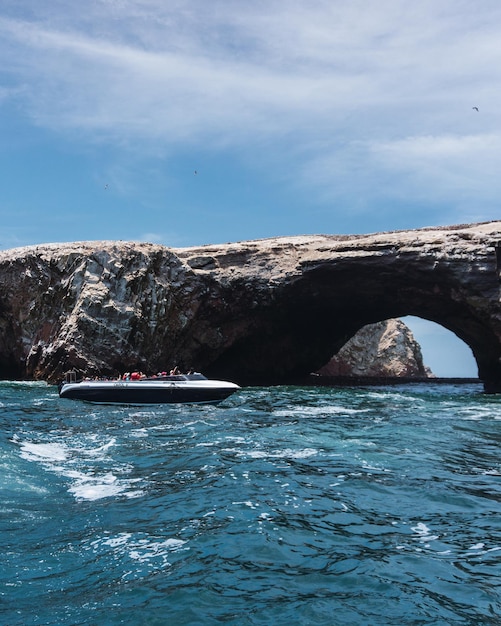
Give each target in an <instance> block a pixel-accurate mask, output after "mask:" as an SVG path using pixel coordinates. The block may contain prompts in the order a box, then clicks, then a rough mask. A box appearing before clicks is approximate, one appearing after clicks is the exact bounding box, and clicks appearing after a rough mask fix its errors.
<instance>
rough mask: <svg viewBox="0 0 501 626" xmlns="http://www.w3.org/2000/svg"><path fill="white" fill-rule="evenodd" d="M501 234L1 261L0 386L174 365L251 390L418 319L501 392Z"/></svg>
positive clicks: (100, 251)
mask: <svg viewBox="0 0 501 626" xmlns="http://www.w3.org/2000/svg"><path fill="white" fill-rule="evenodd" d="M499 240H501V223H500V222H492V223H488V224H476V225H475V224H474V225H469V226H458V227H449V228H436V229H423V230H415V231H401V232H395V233H379V234H374V235H363V236H362V235H360V236H303V237H282V238H276V239H266V240H260V241H248V242H239V243H234V244H226V245H218V246H203V247H199V248H184V249H168V248H165V247H163V246H158V245H153V244H145V243H125V242H84V243H71V244H49V245H43V246H32V247H28V248H21V249H15V250H7V251H3V252H0V376H1V377H4V378H13V377H34V378H44V379H48V380H57V379H58V378H59V377H60V376H61V375H62V374H63V373H64V372H65V371H66V370H67V369H69V368H70V367H76V368H78V369H80V370H85V371H86V372H88V373H89V374H92V373H96V374H97V373H101V374H112V373H115V372H116V371H124V370H131V369H132V368H136V367H138V368H141V369H142V370H143V371H150V372H154V371H158V370H161V369H165V368H166V367H170V366H172V365H174V364H178V365H180V366H184V367H190V366H193V367H196V368H197V369H200V370H202V371H204V372H206V373H207V374H208V375H210V376H221V377H226V378H229V379H232V380H235V382H241V383H243V384H248V383H258V384H270V383H276V382H287V381H289V380H293V379H294V378H297V377H299V376H304V375H306V374H307V373H308V372H311V371H315V370H317V369H318V368H319V367H321V366H322V365H323V364H325V363H326V362H327V361H328V360H329V359H330V357H331V356H332V355H333V354H335V353H336V352H337V351H338V350H339V349H340V348H341V347H342V346H343V345H344V344H345V343H346V342H347V341H348V340H349V339H350V338H351V337H352V336H353V335H354V334H355V333H356V332H357V331H358V330H359V329H360V328H362V327H363V326H365V325H367V324H371V323H375V322H378V321H381V320H386V319H391V318H399V317H404V316H405V315H416V316H418V317H423V318H426V319H430V320H433V321H435V322H437V323H439V324H442V325H443V326H445V327H446V328H448V329H450V330H452V331H453V332H455V333H456V334H457V335H458V336H459V337H460V338H461V339H463V340H464V341H465V342H466V343H467V344H468V345H469V346H470V347H471V349H472V351H473V354H474V356H475V358H476V359H477V363H478V365H479V375H480V377H481V378H482V380H484V382H485V385H486V389H487V390H490V391H493V390H498V391H501V362H500V359H501V311H500V307H499V283H498V279H499V275H500V274H499V270H500V268H499V266H498V263H499V261H497V259H499V258H501V256H500V255H498V257H497V256H496V251H497V248H498V241H499Z"/></svg>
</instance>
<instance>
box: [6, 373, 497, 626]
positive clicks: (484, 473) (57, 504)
mask: <svg viewBox="0 0 501 626" xmlns="http://www.w3.org/2000/svg"><path fill="white" fill-rule="evenodd" d="M500 408H501V398H500V397H497V396H486V395H483V394H482V393H481V387H480V386H476V385H462V386H459V385H458V386H444V385H412V386H402V387H387V388H385V387H381V388H363V389H328V388H306V387H274V388H253V389H252V388H251V389H243V390H242V391H240V392H238V393H237V394H235V395H234V396H232V397H231V398H230V399H229V400H227V401H225V402H224V403H223V404H221V405H219V406H217V407H215V406H205V407H202V406H155V407H144V406H143V407H117V406H98V405H91V404H85V403H80V402H76V401H69V400H60V399H59V398H58V397H57V393H56V389H55V388H53V387H49V386H45V385H42V384H39V383H36V384H23V383H6V382H3V383H0V422H1V428H2V437H1V457H0V467H1V518H0V528H1V535H0V536H1V539H2V541H1V544H0V551H1V562H2V568H1V573H0V623H1V624H8V625H9V626H14V625H18V624H19V625H23V626H28V625H34V624H37V625H38V624H58V625H76V624H96V625H99V626H101V625H103V626H107V625H115V624H126V625H130V626H133V625H134V626H137V625H142V624H151V625H164V624H172V625H183V624H190V625H194V624H200V625H204V626H205V625H212V624H228V625H239V626H240V625H244V626H245V625H257V624H259V625H261V624H262V625H265V624H266V625H267V626H268V625H270V624H273V625H282V624H283V625H287V626H294V625H296V624H297V625H299V624H301V625H306V624H312V625H319V624H326V625H327V624H328V625H333V624H334V625H336V624H340V625H341V624H342V625H343V626H346V625H360V626H362V625H363V626H367V625H384V626H387V625H393V624H395V625H403V624H416V625H417V624H433V625H438V624H444V625H445V624H447V625H451V624H461V625H465V624H468V625H469V624H471V625H479V624H496V625H499V624H501V506H500V504H501V503H500V501H501V454H500V445H501V410H500Z"/></svg>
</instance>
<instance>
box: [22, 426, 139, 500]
mask: <svg viewBox="0 0 501 626" xmlns="http://www.w3.org/2000/svg"><path fill="white" fill-rule="evenodd" d="M97 438H98V435H93V436H91V437H90V439H91V441H92V442H96V440H97ZM12 440H13V441H14V442H15V443H17V444H19V446H20V449H21V457H22V458H24V459H26V460H28V461H34V462H38V463H41V464H42V465H43V466H44V467H45V468H46V469H47V470H48V471H50V472H53V473H55V474H57V475H59V476H62V477H63V478H65V479H69V480H70V484H69V486H68V491H69V493H71V494H73V496H74V497H75V499H76V500H79V501H82V500H87V501H92V500H101V499H103V498H110V497H116V496H124V497H127V498H137V497H140V496H142V495H143V493H144V492H143V491H142V490H141V489H138V488H137V485H136V483H137V482H138V481H139V480H140V479H134V480H132V479H127V478H118V477H117V476H116V475H115V473H117V472H118V473H120V474H124V473H125V472H128V471H130V467H129V466H127V465H124V464H121V465H120V466H119V467H114V468H113V470H102V471H101V470H100V469H99V468H96V467H92V466H91V467H89V463H90V462H92V463H95V462H98V461H107V460H108V458H107V455H108V452H109V450H110V449H111V448H112V447H113V446H115V445H116V439H115V438H112V439H110V440H109V441H107V442H105V443H102V444H101V445H98V446H96V447H87V448H86V447H85V446H84V445H78V446H74V447H70V446H69V445H67V444H66V443H64V444H63V443H57V442H48V443H34V442H31V441H24V442H22V441H20V440H19V436H17V435H14V437H13V439H12ZM79 443H81V442H79Z"/></svg>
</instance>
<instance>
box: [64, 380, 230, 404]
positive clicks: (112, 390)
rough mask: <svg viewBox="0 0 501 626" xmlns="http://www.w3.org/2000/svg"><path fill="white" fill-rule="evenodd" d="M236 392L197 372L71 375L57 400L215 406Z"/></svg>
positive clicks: (226, 385) (225, 384)
mask: <svg viewBox="0 0 501 626" xmlns="http://www.w3.org/2000/svg"><path fill="white" fill-rule="evenodd" d="M237 389H240V387H239V386H238V385H236V384H235V383H231V382H227V381H224V380H209V379H208V378H206V377H205V376H203V375H202V374H199V373H195V374H176V375H170V376H157V377H151V378H141V379H139V380H130V379H127V380H122V379H119V380H81V381H76V380H75V377H74V375H73V373H69V374H68V375H67V376H66V379H65V380H64V381H63V382H62V383H60V385H59V397H60V398H69V399H71V400H87V401H88V402H99V403H118V404H164V403H176V402H182V403H217V402H221V401H222V400H225V399H226V398H228V397H229V396H230V395H231V394H232V393H234V392H235V391H237Z"/></svg>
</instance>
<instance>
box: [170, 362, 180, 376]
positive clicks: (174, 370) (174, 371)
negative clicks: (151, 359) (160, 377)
mask: <svg viewBox="0 0 501 626" xmlns="http://www.w3.org/2000/svg"><path fill="white" fill-rule="evenodd" d="M180 373H181V370H180V369H179V367H178V366H177V365H175V366H174V367H173V368H172V369H171V371H170V375H171V376H179V374H180Z"/></svg>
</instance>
